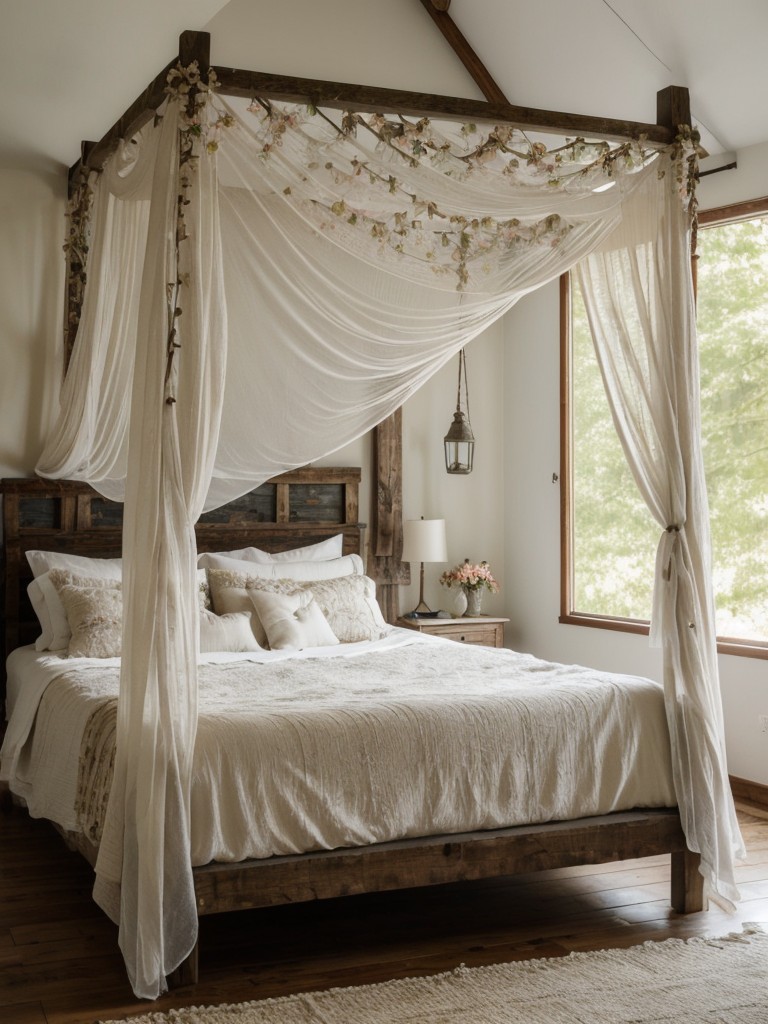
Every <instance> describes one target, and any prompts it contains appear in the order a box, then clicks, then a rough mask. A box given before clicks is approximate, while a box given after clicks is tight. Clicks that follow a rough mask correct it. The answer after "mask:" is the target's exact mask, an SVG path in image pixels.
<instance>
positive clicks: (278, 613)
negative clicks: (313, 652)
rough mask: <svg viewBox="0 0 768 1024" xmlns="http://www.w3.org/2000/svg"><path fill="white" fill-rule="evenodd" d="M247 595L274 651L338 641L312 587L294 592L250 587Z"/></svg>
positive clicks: (323, 644)
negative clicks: (274, 592)
mask: <svg viewBox="0 0 768 1024" xmlns="http://www.w3.org/2000/svg"><path fill="white" fill-rule="evenodd" d="M250 596H251V601H252V602H253V604H254V607H255V608H256V612H257V613H258V616H259V619H260V620H261V624H262V626H263V627H264V631H265V632H266V634H267V641H268V642H269V646H270V647H271V648H272V650H273V651H277V650H282V649H285V648H294V649H296V650H302V649H303V648H304V647H330V646H332V645H333V644H337V643H338V642H339V640H338V637H337V636H336V634H335V633H334V632H333V630H332V629H331V627H330V625H329V624H328V620H327V619H326V617H325V616H324V615H323V613H322V611H321V609H320V605H319V604H318V603H317V601H316V600H315V599H314V596H313V595H312V591H311V590H302V591H300V592H299V593H296V594H271V593H268V592H266V591H260V590H252V591H251V593H250Z"/></svg>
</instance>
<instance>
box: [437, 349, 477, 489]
mask: <svg viewBox="0 0 768 1024" xmlns="http://www.w3.org/2000/svg"><path fill="white" fill-rule="evenodd" d="M462 374H463V376H464V405H465V407H466V410H467V411H466V414H465V413H464V412H462V408H461V378H462ZM443 444H444V446H445V469H446V472H448V473H471V472H472V462H473V460H474V457H475V435H474V434H473V433H472V424H471V423H470V421H469V386H468V384H467V361H466V356H465V355H464V349H462V350H461V352H459V386H458V388H457V391H456V412H455V413H454V414H453V423H452V424H451V426H450V429H449V430H448V433H447V434H446V435H445V438H444V439H443Z"/></svg>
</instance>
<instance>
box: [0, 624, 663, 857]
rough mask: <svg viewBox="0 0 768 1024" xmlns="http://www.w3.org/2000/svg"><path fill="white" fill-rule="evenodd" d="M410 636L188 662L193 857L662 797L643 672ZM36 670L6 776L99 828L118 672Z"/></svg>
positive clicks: (265, 852) (553, 815) (35, 798)
mask: <svg viewBox="0 0 768 1024" xmlns="http://www.w3.org/2000/svg"><path fill="white" fill-rule="evenodd" d="M418 639H419V641H420V642H416V641H415V640H414V641H413V642H411V641H410V640H409V642H406V643H403V644H401V645H400V646H392V645H390V646H386V645H385V646H384V647H383V648H382V649H380V650H377V651H372V652H369V653H360V652H359V651H358V652H357V653H356V655H355V656H351V657H344V656H343V654H340V655H339V656H329V655H328V653H326V654H325V655H324V656H322V657H306V656H305V657H302V658H291V659H285V658H282V659H277V660H270V661H268V662H267V663H263V664H262V663H253V662H243V661H227V662H225V663H221V664H204V665H202V666H201V670H200V718H199V725H198V734H197V741H196V747H195V777H194V784H193V792H192V860H193V863H194V864H203V863H207V862H208V861H210V860H214V859H215V860H225V861H226V860H242V859H245V858H248V857H267V856H270V855H271V854H282V853H298V852H303V851H306V850H315V849H332V848H335V847H339V846H356V845H365V844H369V843H376V842H382V841H387V840H391V839H396V838H403V837H407V836H419V835H429V834H437V833H447V832H458V831H469V830H474V829H486V828H498V827H502V826H505V825H513V824H522V823H526V822H543V821H549V820H556V819H567V818H576V817H583V816H589V815H594V814H602V813H608V812H610V811H615V810H623V809H628V808H632V807H643V806H645V807H654V806H673V805H674V804H675V798H674V793H673V790H672V783H671V770H670V761H669V740H668V734H667V726H666V719H665V713H664V705H663V699H662V693H661V689H660V687H659V686H658V685H657V684H655V683H653V682H650V681H648V680H644V679H639V678H635V677H630V676H617V675H608V674H605V673H600V672H596V671H594V670H591V669H586V668H579V667H566V666H562V665H555V664H549V663H546V662H542V661H539V660H536V659H534V658H532V657H529V656H526V655H520V654H516V653H514V652H511V651H507V650H490V649H485V648H478V647H470V646H464V645H459V644H455V643H451V642H450V641H434V640H428V641H425V640H424V638H418ZM333 650H334V651H338V648H334V649H333ZM47 671H48V673H49V675H50V676H51V680H50V681H49V682H48V683H47V684H46V685H41V686H40V689H41V690H42V696H41V698H40V703H39V707H38V709H37V712H36V715H35V717H34V721H33V723H32V724H31V726H30V728H29V730H28V735H27V736H26V738H25V740H24V741H23V742H21V740H20V739H19V737H21V736H22V734H23V732H24V730H23V729H20V728H19V727H18V725H17V728H16V729H15V730H13V735H15V736H16V738H17V740H16V742H17V749H16V754H15V755H14V756H13V757H12V756H11V752H10V751H7V752H4V753H5V756H4V759H3V775H4V777H9V776H10V781H11V788H12V789H14V790H15V791H16V792H18V793H20V795H22V796H24V798H25V799H26V800H27V802H28V804H29V806H30V810H31V812H32V813H33V814H44V815H45V816H47V817H50V818H52V819H53V820H55V821H57V822H58V823H59V824H61V825H62V826H63V827H64V828H68V829H77V830H83V829H87V830H89V831H91V832H92V834H93V835H94V836H98V833H99V829H100V823H101V815H102V808H103V805H104V801H105V797H106V791H107V788H108V779H109V774H108V772H109V765H110V759H111V756H112V746H113V739H114V721H115V714H114V709H115V696H116V693H117V679H118V671H119V670H118V668H117V666H116V665H114V664H102V665H98V664H95V663H94V662H92V661H89V662H87V663H86V664H81V665H79V666H78V664H77V663H72V662H67V661H66V660H60V662H59V667H56V666H54V667H53V668H49V669H48V670H47ZM20 703H21V702H20ZM18 710H19V709H17V711H18ZM27 714H28V712H27ZM10 731H11V730H9V732H10ZM11 761H13V762H15V764H14V765H13V767H12V768H11ZM79 764H81V765H82V766H84V767H85V769H86V770H85V771H84V772H81V773H80V778H79V781H78V765H79ZM94 768H95V769H96V770H95V772H94ZM91 780H95V786H94V785H93V784H92V781H91Z"/></svg>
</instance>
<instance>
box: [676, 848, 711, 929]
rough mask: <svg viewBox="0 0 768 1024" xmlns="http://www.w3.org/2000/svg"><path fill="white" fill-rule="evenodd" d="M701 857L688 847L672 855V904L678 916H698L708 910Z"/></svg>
mask: <svg viewBox="0 0 768 1024" xmlns="http://www.w3.org/2000/svg"><path fill="white" fill-rule="evenodd" d="M700 864H701V857H700V855H699V854H698V853H694V852H693V851H692V850H689V849H688V848H687V847H686V848H685V849H684V850H676V851H674V852H673V853H672V872H671V879H670V880H671V890H672V891H671V894H670V903H671V904H672V908H673V910H676V911H677V912H678V914H696V913H698V911H700V910H706V909H707V901H706V899H705V897H704V876H703V875H702V873H701V872H700V871H699V865H700Z"/></svg>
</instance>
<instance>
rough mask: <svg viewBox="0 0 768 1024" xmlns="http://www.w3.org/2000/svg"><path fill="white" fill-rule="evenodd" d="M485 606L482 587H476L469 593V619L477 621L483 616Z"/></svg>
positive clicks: (467, 612) (467, 611)
mask: <svg viewBox="0 0 768 1024" xmlns="http://www.w3.org/2000/svg"><path fill="white" fill-rule="evenodd" d="M482 606H483V590H482V587H476V588H475V589H473V590H468V591H467V610H466V612H465V614H466V616H467V618H469V619H476V618H478V616H480V615H482V614H483V613H482V610H481V609H482Z"/></svg>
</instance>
